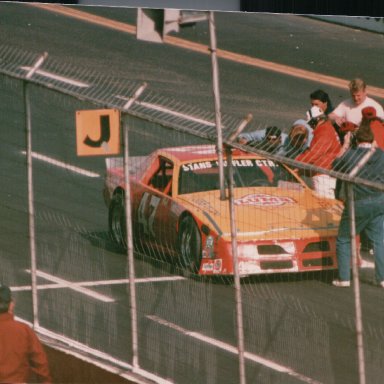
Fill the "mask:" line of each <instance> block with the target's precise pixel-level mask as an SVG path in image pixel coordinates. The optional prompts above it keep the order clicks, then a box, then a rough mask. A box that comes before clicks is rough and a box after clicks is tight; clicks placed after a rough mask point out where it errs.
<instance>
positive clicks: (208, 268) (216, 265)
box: [201, 259, 223, 273]
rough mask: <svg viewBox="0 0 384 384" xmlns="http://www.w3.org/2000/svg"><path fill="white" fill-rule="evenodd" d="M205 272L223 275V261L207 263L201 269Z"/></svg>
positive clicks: (217, 260) (216, 260)
mask: <svg viewBox="0 0 384 384" xmlns="http://www.w3.org/2000/svg"><path fill="white" fill-rule="evenodd" d="M201 269H202V271H203V272H211V273H221V272H222V269H223V260H222V259H215V260H209V261H205V262H203V264H202V267H201Z"/></svg>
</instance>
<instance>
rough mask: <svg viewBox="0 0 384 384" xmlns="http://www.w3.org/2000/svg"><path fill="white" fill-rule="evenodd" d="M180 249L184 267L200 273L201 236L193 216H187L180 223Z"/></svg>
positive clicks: (181, 261)
mask: <svg viewBox="0 0 384 384" xmlns="http://www.w3.org/2000/svg"><path fill="white" fill-rule="evenodd" d="M179 251H180V263H181V265H182V267H184V268H187V269H188V270H190V271H191V272H193V273H198V272H199V269H200V263H201V236H200V233H199V230H198V228H197V225H196V222H195V220H193V218H192V217H191V216H185V217H184V218H183V219H182V221H181V223H180V229H179Z"/></svg>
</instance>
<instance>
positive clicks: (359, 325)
mask: <svg viewBox="0 0 384 384" xmlns="http://www.w3.org/2000/svg"><path fill="white" fill-rule="evenodd" d="M347 197H348V214H349V218H350V237H351V255H352V277H353V289H354V294H355V316H356V341H357V355H358V365H359V367H358V368H359V383H360V384H365V361H364V345H363V321H362V311H361V298H360V282H359V267H358V257H357V248H356V226H355V204H354V194H353V185H352V184H351V183H347Z"/></svg>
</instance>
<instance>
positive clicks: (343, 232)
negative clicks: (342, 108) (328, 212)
mask: <svg viewBox="0 0 384 384" xmlns="http://www.w3.org/2000/svg"><path fill="white" fill-rule="evenodd" d="M350 137H351V134H350V133H349V134H348V135H347V136H346V138H345V141H344V144H343V147H342V149H341V151H340V153H339V155H338V157H337V158H336V159H335V160H334V162H333V169H334V170H335V171H339V172H342V173H346V174H351V172H352V174H353V173H354V172H355V171H356V170H357V168H356V167H357V166H358V167H359V166H360V164H359V163H360V161H361V160H362V159H363V157H364V159H367V158H368V161H367V162H366V163H365V164H364V165H363V166H362V168H361V170H358V171H357V173H356V175H357V176H358V177H360V178H362V179H365V180H370V181H374V182H378V183H383V182H384V152H383V151H382V150H381V149H380V148H377V147H376V144H375V142H374V136H373V133H372V130H371V128H370V123H369V121H368V120H365V119H363V121H362V123H361V125H360V127H359V128H358V129H357V131H356V133H355V139H356V144H357V146H356V148H350V141H351V140H350ZM369 156H370V157H369ZM353 193H354V206H355V226H356V234H360V233H361V232H362V231H365V234H366V235H367V236H368V238H369V240H370V241H371V242H372V245H373V252H374V255H375V277H376V282H377V284H378V285H379V286H380V287H382V288H384V193H383V192H382V191H380V190H378V189H375V188H371V187H367V186H364V185H362V184H359V183H356V184H353ZM336 253H337V262H338V274H339V278H338V279H336V280H333V282H332V284H333V285H334V286H336V287H349V286H350V280H351V276H350V274H351V238H350V217H349V209H348V201H346V200H345V199H344V210H343V213H342V216H341V221H340V225H339V232H338V236H337V241H336Z"/></svg>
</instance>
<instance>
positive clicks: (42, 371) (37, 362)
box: [28, 327, 52, 384]
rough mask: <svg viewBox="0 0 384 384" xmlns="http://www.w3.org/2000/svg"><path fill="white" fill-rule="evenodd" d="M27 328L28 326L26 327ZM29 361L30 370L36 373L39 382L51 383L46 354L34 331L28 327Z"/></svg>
mask: <svg viewBox="0 0 384 384" xmlns="http://www.w3.org/2000/svg"><path fill="white" fill-rule="evenodd" d="M28 328H29V327H28ZM28 333H29V347H30V348H29V363H30V366H31V369H32V371H33V372H34V373H35V374H36V376H37V378H38V379H39V380H40V382H41V383H44V384H51V383H52V379H51V374H50V372H49V366H48V360H47V355H46V353H45V351H44V348H43V346H42V345H41V343H40V340H39V339H38V337H37V336H36V334H35V333H34V331H33V330H32V329H31V328H29V332H28Z"/></svg>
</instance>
